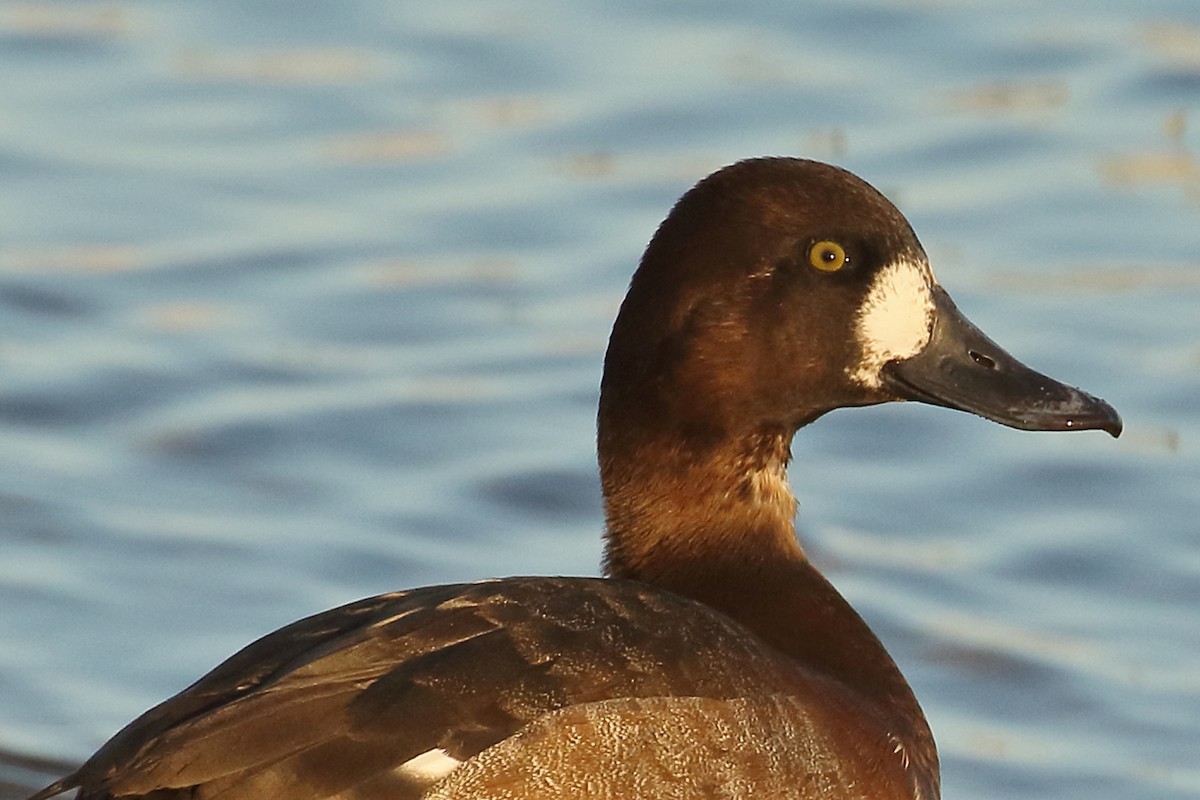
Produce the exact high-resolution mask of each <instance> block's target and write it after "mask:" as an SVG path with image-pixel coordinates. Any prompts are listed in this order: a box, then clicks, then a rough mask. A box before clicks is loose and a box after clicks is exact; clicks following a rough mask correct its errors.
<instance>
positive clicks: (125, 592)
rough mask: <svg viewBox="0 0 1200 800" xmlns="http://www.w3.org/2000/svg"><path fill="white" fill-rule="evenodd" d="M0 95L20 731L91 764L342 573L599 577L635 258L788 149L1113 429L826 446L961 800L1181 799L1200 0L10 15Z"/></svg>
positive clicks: (0, 63) (870, 432)
mask: <svg viewBox="0 0 1200 800" xmlns="http://www.w3.org/2000/svg"><path fill="white" fill-rule="evenodd" d="M0 110H2V113H0V187H2V188H0V513H2V516H0V519H2V520H3V521H2V522H0V750H3V751H8V752H10V753H22V754H28V755H33V756H41V757H48V758H54V759H61V760H63V761H67V762H74V761H78V760H79V759H82V758H83V757H85V756H86V755H88V754H89V753H90V752H91V751H92V750H93V749H95V747H96V746H98V745H99V744H100V743H101V742H102V741H104V739H106V738H107V737H108V736H109V735H111V733H112V732H114V731H115V730H116V729H117V728H119V727H120V726H121V725H123V724H124V723H125V722H126V721H128V720H129V719H130V718H132V717H133V716H135V715H136V714H138V713H139V712H140V711H142V710H143V709H144V708H146V707H148V706H149V705H151V704H153V703H155V702H157V701H158V700H160V699H162V698H163V697H165V696H166V695H168V694H170V693H173V692H175V691H177V690H178V689H180V688H182V687H183V686H185V685H186V684H188V683H189V682H190V681H191V680H192V679H193V678H195V677H196V676H198V675H199V674H201V673H202V672H204V671H205V670H207V669H208V668H209V667H211V666H212V665H213V664H215V663H216V662H217V661H218V660H220V659H221V658H223V657H224V656H225V655H227V654H228V653H230V652H231V651H233V650H235V649H237V648H238V647H240V646H241V645H243V644H245V643H246V642H248V641H249V640H251V639H252V638H254V637H256V636H258V635H260V634H262V633H265V632H267V631H269V630H271V629H273V628H275V627H278V626H279V625H281V624H284V623H286V622H288V621H290V620H292V619H295V618H297V617H300V616H302V615H305V614H308V613H311V612H314V611H317V610H320V609H322V608H326V607H329V606H332V605H335V604H338V603H341V602H344V601H348V600H352V599H354V598H358V597H362V596H365V595H369V594H373V593H377V592H381V591H386V590H390V589H395V588H401V587H405V586H411V585H421V584H429V583H437V582H444V581H457V580H469V579H476V578H482V577H486V576H490V575H506V574H525V573H560V574H563V573H565V574H572V573H576V574H594V573H595V571H596V568H597V567H596V565H597V561H598V557H599V549H600V544H599V531H600V526H601V513H600V505H599V496H598V490H597V486H596V471H595V467H594V464H593V441H592V436H593V414H594V406H595V401H596V392H597V384H598V380H599V374H600V364H601V358H602V353H603V348H604V344H605V340H606V336H607V332H608V327H609V325H610V323H611V319H612V316H613V314H614V312H615V310H616V306H617V304H618V303H619V301H620V298H621V296H622V294H623V290H624V287H625V284H626V282H627V280H628V278H629V275H630V273H631V272H632V269H633V267H634V265H635V263H636V260H637V258H638V255H639V253H640V250H641V248H642V246H643V245H644V244H645V242H646V241H647V240H648V239H649V237H650V235H651V234H652V232H653V231H654V228H655V226H656V225H657V223H658V222H659V220H660V219H661V218H662V216H663V215H664V214H665V213H666V211H667V209H668V208H669V207H670V204H671V203H672V202H673V200H674V199H675V198H676V197H677V196H678V195H679V194H680V193H681V192H683V191H684V190H685V189H686V188H687V187H688V186H690V185H691V184H692V183H693V182H694V181H695V180H697V179H698V178H700V177H702V176H703V175H704V174H706V173H708V172H710V171H712V170H713V169H715V168H717V167H719V166H720V165H722V164H725V163H728V162H730V161H734V160H737V159H739V158H742V157H746V156H751V155H761V154H795V155H806V156H810V157H816V158H821V159H825V160H832V161H835V162H837V163H840V164H843V165H845V166H847V167H849V168H850V169H852V170H854V171H856V172H858V173H860V174H861V175H863V176H864V177H866V178H867V179H868V180H870V181H871V182H873V183H874V184H876V185H877V186H879V187H880V188H881V189H882V190H884V191H885V192H887V193H888V194H889V195H890V196H891V197H893V199H894V200H896V202H897V203H898V204H899V205H900V206H901V208H902V209H903V210H904V211H905V212H906V213H907V214H908V216H909V218H910V220H911V221H912V222H913V224H914V226H915V228H916V229H917V231H918V233H919V235H920V236H921V238H922V240H923V241H924V243H925V245H926V248H927V250H928V251H929V253H930V256H931V258H932V260H933V262H934V268H935V270H937V272H938V274H939V277H940V278H941V281H942V283H943V284H944V285H945V286H947V288H948V289H949V290H950V291H951V293H952V294H953V295H954V296H955V297H956V299H957V301H958V303H959V305H960V307H962V308H963V309H964V310H965V311H966V312H967V313H968V314H969V315H970V316H972V317H973V318H974V320H975V321H976V322H977V323H978V324H980V326H981V327H983V328H984V329H985V330H987V331H988V332H989V333H990V334H992V336H993V337H994V338H996V339H997V340H998V341H1000V342H1001V343H1002V344H1004V345H1006V346H1007V347H1008V348H1009V349H1010V350H1011V351H1012V352H1014V353H1015V354H1017V355H1018V356H1019V357H1021V358H1023V359H1024V360H1026V361H1027V362H1030V363H1031V364H1032V365H1034V366H1035V367H1037V368H1039V369H1041V370H1043V371H1046V372H1049V373H1051V374H1053V375H1055V376H1057V377H1060V378H1062V379H1064V380H1066V381H1068V382H1070V383H1074V384H1078V385H1081V386H1083V387H1085V388H1087V389H1089V390H1090V391H1093V392H1095V393H1097V394H1099V395H1101V396H1103V397H1105V398H1106V399H1108V400H1110V401H1111V402H1113V403H1114V405H1116V406H1117V407H1118V408H1119V410H1120V411H1121V412H1122V414H1123V415H1124V417H1125V420H1126V425H1127V432H1126V434H1125V435H1124V436H1123V437H1122V438H1121V439H1120V440H1119V441H1116V442H1114V441H1112V440H1110V439H1108V438H1107V437H1105V436H1103V435H1101V434H1081V435H1048V434H1036V435H1035V434H1023V433H1018V432H1015V431H1010V430H1007V429H1002V428H999V427H997V426H994V425H990V424H988V423H985V422H983V421H981V420H977V419H974V418H971V417H968V416H966V415H962V414H953V413H950V412H946V411H943V410H938V409H931V408H922V407H916V406H905V407H900V406H895V407H887V408H876V409H869V410H854V411H844V412H839V413H836V414H833V415H830V416H829V417H827V418H826V419H824V420H822V421H821V422H820V423H819V424H817V425H815V426H813V427H812V428H811V429H809V430H806V431H803V432H801V434H800V435H799V436H798V437H797V440H796V442H795V445H794V451H795V454H796V460H795V463H794V465H793V469H792V482H793V484H794V486H795V489H796V491H797V494H798V496H799V499H800V503H801V510H800V528H801V531H802V533H803V536H804V541H805V544H806V546H807V547H808V549H809V551H810V552H811V553H812V555H813V557H814V559H815V560H817V562H818V563H819V564H820V565H822V566H823V567H824V568H825V569H826V571H827V572H828V573H829V575H830V576H831V578H832V579H833V580H834V581H835V583H836V584H837V585H838V586H839V587H840V588H841V589H842V591H843V592H844V593H845V594H846V595H847V596H848V597H849V598H850V600H851V601H852V602H853V603H854V604H855V605H856V606H857V607H858V608H859V609H860V610H861V611H862V612H863V614H864V615H865V616H866V617H867V618H868V619H869V621H870V622H871V623H872V624H873V625H874V627H875V628H876V630H877V631H878V632H879V633H880V635H881V636H882V638H883V639H884V641H885V642H886V643H887V644H888V646H889V647H890V649H891V650H892V652H893V654H894V655H895V656H896V658H897V660H898V661H899V662H900V664H901V666H902V668H903V669H904V671H905V673H906V674H907V676H908V677H909V679H910V681H911V683H912V684H913V686H914V688H915V690H916V692H917V695H918V696H919V697H920V698H921V700H922V703H923V705H924V707H925V709H926V711H927V713H928V716H929V719H930V722H931V724H932V726H933V728H934V731H935V733H936V735H937V738H938V741H939V743H940V748H941V753H942V758H943V763H944V783H945V795H946V797H947V798H952V797H953V798H976V799H979V800H984V799H986V798H1011V797H1021V796H1034V797H1055V798H1060V799H1064V800H1065V799H1068V798H1089V800H1095V799H1097V798H1130V797H1136V798H1194V797H1196V796H1197V795H1198V794H1200V766H1198V764H1200V612H1198V609H1200V530H1198V528H1200V523H1198V520H1200V403H1198V401H1197V397H1200V335H1198V334H1200V237H1198V236H1197V231H1198V230H1200V161H1198V158H1200V156H1197V149H1198V147H1200V132H1198V128H1197V126H1198V125H1200V5H1197V4H1196V3H1195V2H1194V0H1174V2H1168V1H1166V0H1164V1H1163V2H1134V1H1133V0H1130V1H1129V2H1095V1H1094V0H1074V1H1073V2H1059V3H1053V4H1036V3H1025V4H1021V3H1012V2H998V1H997V2H987V1H985V0H958V1H957V2H917V1H916V0H913V1H912V2H904V0H890V1H889V0H878V1H877V2H846V1H845V0H836V1H835V0H826V1H825V2H809V3H782V2H766V0H759V1H758V2H743V3H738V4H733V3H714V2H692V3H687V4H684V3H662V2H658V3H647V2H631V1H629V0H626V2H576V3H569V4H568V3H558V2H551V1H550V0H541V1H540V2H519V1H517V0H511V1H508V0H487V1H486V2H484V1H483V0H477V1H476V2H459V1H457V0H437V1H436V2H434V1H432V0H405V2H403V3H397V2H369V1H368V0H358V1H357V2H343V3H337V4H333V3H327V4H307V3H283V2H263V3H244V2H210V3H204V4H199V3H197V4H183V3H163V2H152V1H151V0H146V1H145V2H140V3H139V2H105V3H90V2H74V3H55V2H32V3H0ZM0 777H8V778H10V779H11V780H13V781H14V782H16V783H21V784H28V783H32V782H37V781H39V780H42V779H43V778H44V777H45V776H44V775H29V774H26V773H24V772H21V771H20V770H17V769H16V768H15V767H14V768H12V769H9V770H7V771H6V772H4V774H3V775H2V776H0ZM0 788H2V787H0Z"/></svg>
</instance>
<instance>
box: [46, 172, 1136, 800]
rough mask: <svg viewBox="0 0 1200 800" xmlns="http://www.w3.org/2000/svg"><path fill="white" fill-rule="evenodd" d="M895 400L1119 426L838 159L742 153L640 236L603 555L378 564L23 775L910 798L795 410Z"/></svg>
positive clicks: (481, 795)
mask: <svg viewBox="0 0 1200 800" xmlns="http://www.w3.org/2000/svg"><path fill="white" fill-rule="evenodd" d="M905 399H911V400H919V401H922V402H927V403H933V404H936V405H943V406H947V407H951V408H958V409H962V410H966V411H970V412H973V413H976V414H979V415H981V416H984V417H987V418H990V419H992V420H994V421H997V422H1000V423H1002V424H1005V425H1009V426H1011V427H1016V428H1022V429H1037V430H1082V429H1089V428H1099V429H1103V430H1106V431H1108V432H1109V433H1111V434H1113V435H1117V434H1118V433H1119V432H1120V419H1119V417H1118V416H1117V415H1116V412H1115V411H1113V410H1112V408H1111V407H1110V406H1108V405H1107V404H1105V403H1104V402H1103V401H1100V400H1097V399H1096V398H1094V397H1091V396H1090V395H1087V394H1085V393H1083V392H1081V391H1079V390H1077V389H1073V388H1070V387H1067V386H1064V385H1062V384H1060V383H1058V382H1057V381H1054V380H1052V379H1050V378H1047V377H1046V376H1044V375H1040V374H1038V373H1035V372H1033V371H1032V370H1030V369H1029V368H1028V367H1025V366H1024V365H1022V364H1020V363H1019V362H1017V361H1016V360H1015V359H1013V358H1012V357H1011V356H1009V355H1008V354H1007V353H1006V352H1004V351H1003V350H1002V349H1001V348H999V347H998V346H997V345H995V343H993V342H992V341H991V340H990V339H988V338H987V337H986V336H984V335H983V334H982V333H981V332H980V331H979V330H978V329H976V328H975V327H974V326H973V325H971V324H970V323H969V322H968V321H967V320H966V319H965V318H964V317H962V315H961V314H960V313H959V312H958V310H957V309H956V308H955V307H954V304H953V303H952V302H951V301H950V299H949V296H948V295H946V293H945V292H944V290H942V289H941V287H940V286H939V285H938V284H937V282H936V281H935V280H934V278H933V274H932V272H931V270H930V268H929V265H928V262H927V260H926V257H925V254H924V251H923V250H922V248H921V246H920V244H919V242H918V241H917V239H916V236H915V235H914V234H913V232H912V230H911V228H910V227H909V226H908V223H907V222H906V221H905V220H904V218H903V216H902V215H901V214H900V212H899V211H897V210H896V209H895V207H894V206H892V204H891V203H889V202H888V201H887V200H886V199H885V198H883V196H882V195H880V194H879V193H878V192H876V191H875V190H874V189H872V188H871V187H870V186H868V185H867V184H866V183H864V182H863V181H861V180H860V179H858V178H856V177H854V176H853V175H851V174H850V173H847V172H845V171H843V170H840V169H838V168H836V167H831V166H828V165H825V164H820V163H817V162H812V161H804V160H800V159H784V158H775V159H754V160H750V161H745V162H741V163H739V164H735V165H733V166H731V167H727V168H725V169H723V170H720V171H718V172H716V173H714V174H713V175H711V176H709V177H708V178H707V179H705V180H704V181H701V182H700V183H699V184H698V185H697V186H696V187H694V188H693V189H692V190H691V191H689V192H688V193H687V194H685V195H684V196H683V197H682V198H681V199H680V201H679V203H678V204H677V205H676V206H675V208H674V209H673V210H672V212H671V214H670V215H669V216H668V217H667V219H666V220H665V221H664V222H663V224H662V226H661V227H660V228H659V230H658V232H657V233H656V234H655V237H654V239H653V240H652V241H651V243H650V245H649V247H648V248H647V250H646V253H645V255H644V256H643V259H642V263H641V266H640V268H639V269H638V271H637V273H636V274H635V276H634V278H633V282H632V284H631V286H630V290H629V294H628V295H627V297H626V299H625V302H624V303H623V305H622V307H621V311H620V313H619V315H618V318H617V322H616V324H615V326H614V329H613V334H612V338H611V339H610V342H609V349H608V353H607V356H606V359H605V373H604V379H603V382H602V384H601V400H600V411H599V416H598V449H599V458H600V474H601V481H602V484H603V490H604V497H605V510H606V519H607V526H606V530H605V537H606V555H605V565H604V570H605V575H606V577H605V578H508V579H504V580H497V581H488V582H483V583H478V584H463V585H452V586H436V587H426V588H422V589H415V590H411V591H406V592H398V593H394V594H388V595H381V596H379V597H374V598H370V599H367V600H363V601H359V602H357V603H353V604H350V605H348V606H343V607H341V608H337V609H333V610H331V611H327V612H324V613H322V614H318V615H316V616H313V617H309V618H307V619H304V620H301V621H299V622H296V623H293V624H292V625H289V626H287V627H285V628H282V629H280V630H279V631H276V632H275V633H272V634H269V635H268V636H266V637H264V638H262V639H260V640H259V641H258V642H255V643H254V644H251V645H250V646H248V647H247V648H245V649H244V650H242V651H241V652H239V653H237V654H235V655H234V656H232V657H231V658H230V659H229V660H227V661H226V662H225V663H223V664H222V665H220V666H219V667H217V668H216V669H215V670H213V671H212V672H211V673H209V674H208V675H207V676H205V677H204V678H201V679H200V680H199V681H198V682H197V683H195V684H194V685H193V686H191V687H190V688H188V689H186V690H185V691H183V692H182V693H180V694H179V695H176V696H175V697H173V698H171V699H169V700H167V701H166V702H164V703H162V704H161V705H159V706H157V707H155V708H153V709H151V710H150V711H148V712H146V713H145V714H144V715H142V716H141V717H139V718H138V719H136V720H134V721H133V722H132V723H130V724H129V725H128V726H127V727H126V728H125V729H123V730H122V731H121V732H119V733H118V734H117V735H116V736H114V737H113V738H112V739H111V740H110V741H109V742H108V743H107V744H105V745H104V746H103V747H102V748H101V749H100V750H99V751H97V753H96V754H95V755H94V756H92V758H90V759H89V760H88V761H87V762H86V763H85V764H84V765H83V766H82V767H80V769H79V770H77V771H76V772H74V773H72V774H71V775H68V776H66V777H65V778H63V779H61V780H60V781H57V782H55V783H54V784H52V785H51V786H49V787H47V788H46V789H45V790H43V791H42V792H40V793H38V794H37V795H35V796H34V798H32V800H44V799H45V798H48V797H51V796H53V795H55V794H59V793H62V792H65V791H68V790H71V789H77V790H78V792H77V797H78V798H80V800H101V799H102V798H156V799H157V800H169V799H171V798H205V799H206V800H207V799H208V798H212V799H213V800H217V798H220V800H243V798H245V799H248V798H263V797H274V798H283V799H284V800H319V799H321V798H338V799H339V800H352V799H359V798H361V800H376V799H378V800H384V798H387V800H407V799H408V798H412V799H413V800H416V799H417V798H421V799H423V800H434V799H435V798H436V799H437V800H450V799H451V798H454V799H455V800H567V798H596V800H618V799H621V800H635V799H637V798H647V800H649V799H650V798H679V799H680V800H684V799H685V798H687V799H689V800H690V799H691V798H729V800H738V799H740V798H751V797H755V798H761V797H770V798H789V799H794V800H817V798H820V799H821V800H859V799H860V798H861V799H863V800H865V799H866V798H871V800H892V798H895V799H896V800H901V799H908V800H934V799H935V798H937V797H939V796H940V788H939V775H938V763H937V752H936V748H935V746H934V742H933V737H932V735H931V733H930V731H929V727H928V725H927V723H926V721H925V717H924V715H923V713H922V712H921V709H920V706H919V705H918V703H917V701H916V699H915V697H914V696H913V693H912V691H911V689H910V688H909V686H908V684H907V682H906V681H905V680H904V678H903V676H902V675H901V673H900V671H899V669H897V667H896V665H895V663H894V662H893V661H892V659H891V658H890V656H889V655H888V653H887V651H886V649H885V648H884V647H883V645H882V644H881V643H880V642H879V640H878V639H877V638H876V636H875V635H874V634H873V633H872V632H871V630H870V628H869V627H868V626H867V625H866V623H864V622H863V620H862V619H861V618H860V617H859V616H858V614H857V613H855V612H854V610H853V609H852V608H851V607H850V605H849V604H848V603H847V602H846V601H845V600H844V599H843V598H842V597H841V595H839V594H838V592H837V591H836V590H835V589H834V588H833V587H832V586H831V585H830V584H829V583H828V581H826V580H825V578H824V577H823V576H822V575H821V574H820V573H819V572H818V570H817V569H816V568H815V567H814V566H813V565H812V563H811V562H810V561H809V559H808V558H807V556H806V554H805V553H804V551H803V549H802V548H801V547H800V545H799V543H798V542H797V540H796V535H795V529H794V526H793V517H794V514H795V501H794V499H793V497H792V493H791V490H790V488H789V484H788V481H787V475H786V469H787V465H788V462H789V460H790V458H791V450H790V447H791V440H792V436H793V435H794V433H795V432H796V430H797V429H798V428H800V427H802V426H803V425H805V424H808V423H809V422H812V421H813V420H815V419H817V418H818V417H820V416H821V415H823V414H825V413H827V412H828V411H831V410H833V409H836V408H841V407H847V406H861V405H870V404H874V403H881V402H887V401H893V400H905Z"/></svg>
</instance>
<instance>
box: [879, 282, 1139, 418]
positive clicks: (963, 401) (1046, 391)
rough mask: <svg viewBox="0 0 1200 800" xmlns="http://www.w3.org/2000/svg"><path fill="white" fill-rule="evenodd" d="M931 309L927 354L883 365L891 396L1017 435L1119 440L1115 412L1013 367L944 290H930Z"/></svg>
mask: <svg viewBox="0 0 1200 800" xmlns="http://www.w3.org/2000/svg"><path fill="white" fill-rule="evenodd" d="M934 309H935V310H934V324H933V333H932V334H931V336H930V339H929V343H928V344H927V345H925V347H924V349H922V350H921V351H920V352H919V353H917V354H916V355H914V356H912V357H910V358H906V359H903V360H899V361H891V362H889V363H888V364H886V365H885V366H884V368H883V379H884V382H885V383H886V384H887V385H888V386H889V388H890V389H891V390H892V391H894V392H896V393H897V394H899V395H900V396H901V397H903V398H906V399H909V400H918V401H920V402H923V403H930V404H932V405H937V406H945V407H946V408H956V409H959V410H960V411H969V412H971V413H972V414H978V415H979V416H981V417H984V418H985V419H990V420H992V421H993V422H999V423H1000V424H1001V425H1007V426H1009V427H1010V428H1019V429H1020V430H1026V431H1074V430H1102V431H1107V432H1108V433H1109V434H1111V435H1112V436H1120V435H1121V427H1122V426H1121V417H1120V416H1119V415H1118V414H1117V412H1116V410H1115V409H1114V408H1113V407H1112V406H1110V405H1109V404H1108V403H1106V402H1104V401H1103V400H1101V399H1099V398H1098V397H1093V396H1092V395H1090V394H1088V393H1087V392H1083V391H1080V390H1079V389H1076V388H1074V387H1071V386H1067V385H1065V384H1062V383H1059V382H1058V381H1056V380H1054V379H1053V378H1049V377H1047V376H1045V375H1042V374H1041V373H1039V372H1035V371H1034V370H1032V369H1030V368H1029V367H1027V366H1025V365H1024V364H1022V363H1021V362H1020V361H1017V360H1016V359H1015V358H1013V357H1012V356H1010V355H1009V354H1008V353H1007V352H1005V351H1004V349H1003V348H1001V347H1000V346H999V345H998V344H996V343H995V342H993V341H992V340H991V339H989V338H988V337H987V336H986V335H985V334H984V333H983V331H981V330H979V329H978V328H976V327H975V326H974V325H972V324H971V322H970V320H968V319H967V318H966V317H964V316H963V314H962V312H960V311H959V310H958V308H957V307H956V306H955V305H954V301H953V300H951V299H950V296H949V295H948V294H946V292H945V291H944V290H943V289H942V288H941V287H935V288H934Z"/></svg>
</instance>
